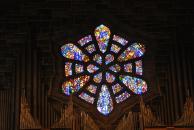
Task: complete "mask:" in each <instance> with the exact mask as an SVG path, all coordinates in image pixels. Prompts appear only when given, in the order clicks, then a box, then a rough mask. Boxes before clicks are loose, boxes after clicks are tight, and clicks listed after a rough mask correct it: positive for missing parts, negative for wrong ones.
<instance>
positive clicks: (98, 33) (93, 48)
mask: <svg viewBox="0 0 194 130" xmlns="http://www.w3.org/2000/svg"><path fill="white" fill-rule="evenodd" d="M92 37H95V39H92ZM144 53H145V46H144V45H143V44H141V43H133V44H129V41H127V40H126V39H124V38H122V37H120V36H118V35H113V36H111V31H110V29H109V28H108V27H106V26H104V25H100V26H98V27H96V28H95V30H94V36H92V35H87V36H85V37H83V38H81V39H80V40H79V41H78V43H76V44H73V43H67V44H65V45H63V46H62V47H61V54H62V56H63V60H64V63H65V64H64V65H65V66H64V73H65V74H64V76H65V77H64V81H63V83H62V86H60V89H59V90H60V92H62V93H64V95H66V96H69V95H71V94H73V93H74V92H78V91H81V92H79V94H78V95H77V94H75V95H74V96H78V97H79V98H80V99H82V100H84V101H86V102H88V103H90V104H94V105H97V106H96V108H97V111H98V112H99V113H101V114H103V115H108V114H110V113H111V112H112V111H113V108H114V107H116V105H118V103H121V102H123V101H125V100H129V99H130V98H129V97H130V95H131V96H132V95H134V94H143V93H145V92H146V91H147V84H146V82H145V81H144V80H143V76H142V74H143V67H142V56H143V55H144ZM80 88H81V90H80ZM111 94H112V95H111ZM113 102H114V103H115V104H114V107H113ZM96 103H97V104H96Z"/></svg>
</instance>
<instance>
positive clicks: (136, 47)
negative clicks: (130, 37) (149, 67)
mask: <svg viewBox="0 0 194 130" xmlns="http://www.w3.org/2000/svg"><path fill="white" fill-rule="evenodd" d="M144 52H145V47H144V45H143V44H140V43H134V44H132V45H131V46H129V47H128V48H127V49H126V50H125V51H124V52H123V53H122V54H121V55H120V56H119V58H118V61H127V60H131V59H135V58H137V57H141V56H143V54H144Z"/></svg>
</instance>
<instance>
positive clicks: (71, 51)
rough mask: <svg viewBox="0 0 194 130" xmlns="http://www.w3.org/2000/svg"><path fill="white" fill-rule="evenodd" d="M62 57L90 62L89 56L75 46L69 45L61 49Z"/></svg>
mask: <svg viewBox="0 0 194 130" xmlns="http://www.w3.org/2000/svg"><path fill="white" fill-rule="evenodd" d="M61 52H62V55H63V56H64V57H65V58H67V59H72V60H78V61H85V62H87V61H88V60H89V58H88V56H86V55H85V54H83V53H82V51H81V50H80V49H79V48H78V47H76V46H75V45H73V44H71V43H69V44H66V45H64V46H62V47H61Z"/></svg>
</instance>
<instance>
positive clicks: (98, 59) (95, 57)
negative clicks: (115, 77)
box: [93, 54, 102, 65]
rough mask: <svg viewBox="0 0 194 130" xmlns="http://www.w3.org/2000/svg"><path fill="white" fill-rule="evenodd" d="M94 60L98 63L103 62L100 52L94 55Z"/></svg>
mask: <svg viewBox="0 0 194 130" xmlns="http://www.w3.org/2000/svg"><path fill="white" fill-rule="evenodd" d="M93 60H94V61H95V62H97V63H98V64H100V65H101V64H102V57H101V56H100V55H99V54H96V55H95V56H94V57H93Z"/></svg>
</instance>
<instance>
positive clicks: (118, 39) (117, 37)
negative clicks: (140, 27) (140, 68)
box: [113, 35, 128, 46]
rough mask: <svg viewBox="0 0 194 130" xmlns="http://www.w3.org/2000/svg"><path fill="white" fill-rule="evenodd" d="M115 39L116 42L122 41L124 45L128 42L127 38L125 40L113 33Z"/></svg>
mask: <svg viewBox="0 0 194 130" xmlns="http://www.w3.org/2000/svg"><path fill="white" fill-rule="evenodd" d="M113 40H114V41H116V42H118V43H120V44H121V45H123V46H124V45H126V44H127V43H128V41H127V40H125V39H124V38H121V37H119V36H117V35H113Z"/></svg>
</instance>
